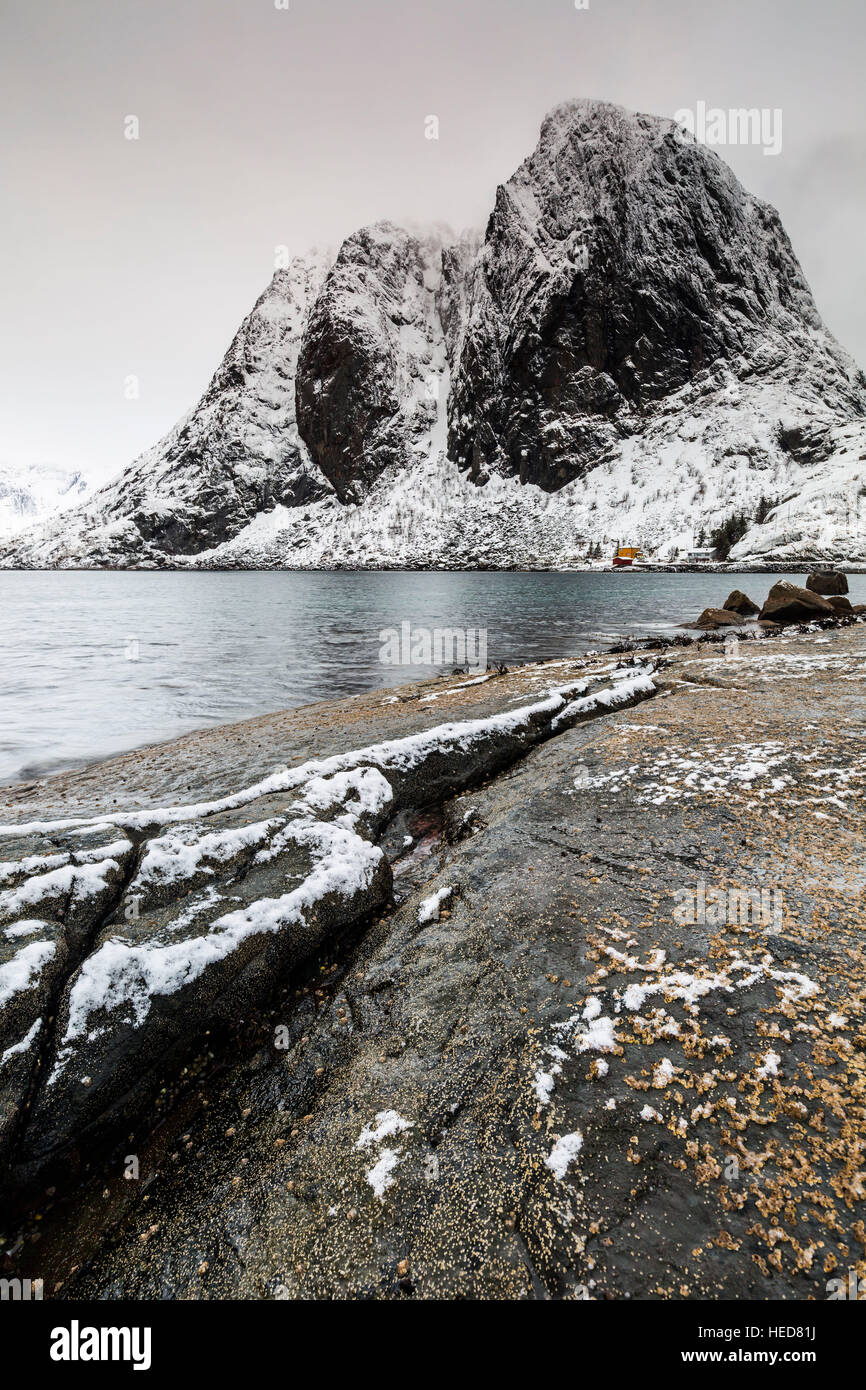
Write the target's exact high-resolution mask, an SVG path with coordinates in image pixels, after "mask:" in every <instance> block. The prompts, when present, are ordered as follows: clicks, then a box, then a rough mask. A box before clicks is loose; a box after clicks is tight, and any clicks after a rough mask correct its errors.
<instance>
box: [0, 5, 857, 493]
mask: <svg viewBox="0 0 866 1390" xmlns="http://www.w3.org/2000/svg"><path fill="white" fill-rule="evenodd" d="M278 2H279V0H278ZM289 5H290V8H289V9H288V10H282V9H279V10H278V9H277V8H276V7H275V0H72V2H69V0H65V2H64V3H61V0H0V12H2V46H0V52H2V58H0V113H2V141H0V173H2V186H3V189H4V199H3V202H4V208H3V216H2V219H0V289H2V340H0V341H2V348H0V351H2V359H0V372H2V387H0V406H2V416H0V460H7V461H9V462H16V461H18V462H21V463H29V462H51V463H58V464H63V465H69V466H74V467H80V468H83V469H85V470H87V471H88V472H90V473H91V474H94V475H96V476H98V477H99V478H105V477H107V476H109V475H110V474H111V473H114V472H116V471H117V470H119V469H120V468H122V467H123V466H125V465H126V464H127V463H128V462H129V461H130V460H131V459H132V458H133V457H134V456H135V455H136V454H137V453H139V452H140V451H141V450H142V449H143V448H146V447H147V446H148V445H150V444H151V443H153V442H154V441H155V440H156V439H157V438H158V437H159V436H160V435H162V434H163V433H165V431H166V430H168V429H169V428H170V427H171V425H173V424H174V422H175V421H176V419H177V418H178V416H179V415H181V414H182V413H183V412H184V411H185V410H187V409H188V408H189V407H190V406H191V405H192V404H194V402H195V400H196V399H197V397H198V396H199V394H200V393H201V391H202V390H203V389H204V387H205V386H206V384H207V382H208V380H209V378H210V376H211V374H212V372H213V371H214V369H215V368H216V366H217V364H218V362H219V360H220V358H221V356H222V354H223V352H224V350H225V348H226V347H227V345H228V343H229V341H230V339H231V337H232V335H233V334H234V332H235V330H236V328H237V327H238V325H239V323H240V321H241V319H242V318H243V317H244V315H245V314H246V313H247V312H248V311H249V309H250V308H251V306H252V304H253V302H254V300H255V299H256V297H257V296H258V295H259V293H260V292H261V290H262V289H263V288H264V286H265V285H266V283H267V281H268V280H269V279H270V276H271V273H272V269H273V258H274V247H275V245H278V244H287V245H288V246H289V248H290V250H291V251H292V252H293V253H294V252H303V251H304V250H305V249H307V248H308V247H309V246H311V245H315V244H324V245H330V244H339V242H340V240H341V239H342V238H343V237H344V236H346V235H348V234H349V233H350V232H352V231H354V230H355V229H356V228H357V227H359V226H361V225H363V224H364V223H365V222H370V221H374V220H376V219H377V218H382V217H388V218H391V219H393V220H395V221H400V220H406V219H411V220H412V221H413V222H415V223H425V222H430V221H436V222H446V223H449V224H450V225H451V226H453V227H454V228H456V229H458V230H459V229H461V228H463V227H466V226H471V225H482V226H483V224H484V222H485V221H486V218H487V215H488V213H489V211H490V208H491V204H492V196H493V193H494V190H495V187H496V184H497V183H500V182H502V181H503V180H504V179H506V178H508V176H509V175H510V174H511V173H512V172H513V170H514V169H515V168H516V166H517V165H518V164H519V163H520V161H521V159H523V158H524V156H525V155H527V154H528V153H529V152H530V150H531V149H532V147H533V146H534V144H535V141H536V138H537V133H538V127H539V125H540V123H541V120H542V117H543V116H544V114H545V112H546V111H547V110H548V109H549V108H550V107H551V106H553V105H555V104H556V103H557V102H558V101H561V100H563V99H565V98H568V97H574V96H592V97H600V98H603V99H606V100H610V101H615V102H620V103H622V104H623V105H625V106H628V107H630V108H632V109H636V110H643V111H651V112H656V113H658V114H660V115H666V116H671V115H673V113H674V112H675V111H676V110H678V109H680V108H683V107H689V108H694V107H695V105H696V104H697V102H698V101H705V102H707V103H708V104H709V105H710V106H719V107H722V108H725V109H728V108H731V107H741V106H757V107H770V108H775V107H779V108H781V109H782V112H783V132H784V135H783V146H782V152H781V154H780V155H779V156H778V157H776V158H774V157H767V156H764V155H763V154H762V152H761V151H760V149H753V148H742V147H731V148H727V149H722V150H720V151H719V152H720V153H721V154H722V155H723V157H724V158H726V159H727V160H728V162H729V163H730V164H731V165H732V167H733V168H734V170H735V172H736V173H737V174H738V176H739V177H740V178H741V179H742V181H743V182H744V183H745V185H746V187H747V188H749V189H751V190H752V191H753V192H754V193H756V194H758V195H759V196H760V197H763V198H766V199H768V200H769V201H770V202H772V203H774V204H775V205H776V207H777V208H778V209H779V211H780V213H781V216H782V221H783V223H784V225H785V227H786V228H787V230H788V233H789V235H790V236H791V239H792V241H793V244H794V249H795V251H796V252H797V254H798V255H799V258H800V260H801V262H802V264H803V267H804V269H805V272H806V276H807V278H808V280H809V282H810V284H811V286H812V289H813V292H814V294H815V297H816V300H817V303H818V308H819V310H820V311H821V313H822V314H823V316H824V319H825V321H826V322H827V324H828V325H829V327H830V328H831V330H832V331H833V332H834V333H835V334H836V335H837V337H838V338H839V339H840V340H841V341H842V343H843V344H844V345H845V346H846V347H847V348H848V349H849V350H850V351H851V352H852V353H853V354H854V355H855V357H857V359H858V361H859V362H860V363H861V365H864V364H866V294H864V287H866V286H864V280H866V275H864V269H863V260H864V256H863V225H864V213H866V178H864V174H866V116H864V109H863V103H864V85H863V54H864V51H866V44H864V40H866V4H864V3H863V0H820V3H818V0H655V3H654V0H589V9H587V10H578V9H577V8H576V7H575V0H289ZM129 115H134V116H136V117H137V118H138V120H139V122H140V138H139V139H138V140H137V141H132V140H128V139H126V138H124V120H125V118H126V117H127V116H129ZM429 115H436V116H438V117H439V122H440V138H439V140H438V141H433V140H427V139H425V136H424V121H425V117H427V116H429ZM131 373H134V374H136V375H137V376H138V378H139V380H140V392H141V394H140V398H139V399H138V400H137V401H134V400H133V401H130V400H126V399H125V397H124V380H125V378H126V377H127V376H128V375H129V374H131Z"/></svg>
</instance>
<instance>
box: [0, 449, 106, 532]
mask: <svg viewBox="0 0 866 1390" xmlns="http://www.w3.org/2000/svg"><path fill="white" fill-rule="evenodd" d="M89 490H90V485H89V483H88V482H87V481H86V479H85V478H84V476H83V475H82V474H81V473H76V472H72V471H70V470H69V469H66V468H54V467H52V466H51V465H50V464H36V463H32V464H26V465H24V466H20V467H17V466H15V465H14V464H10V463H3V462H0V538H4V537H8V536H13V535H15V534H16V533H17V532H19V531H22V530H24V528H25V527H27V526H32V525H33V524H34V522H38V521H43V520H45V518H47V517H49V516H52V515H53V514H54V513H55V512H58V511H61V510H63V509H65V508H67V507H72V506H74V505H75V503H76V502H80V501H81V500H82V498H83V497H85V496H86V494H87V493H88V492H89Z"/></svg>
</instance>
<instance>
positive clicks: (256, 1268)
mask: <svg viewBox="0 0 866 1390" xmlns="http://www.w3.org/2000/svg"><path fill="white" fill-rule="evenodd" d="M666 657H667V661H668V664H667V665H666V666H664V668H661V669H659V670H657V672H656V674H655V675H654V676H653V681H654V684H655V686H656V695H655V697H654V698H653V699H652V700H651V701H649V702H646V703H640V704H638V705H636V706H634V707H630V708H624V707H621V708H620V709H619V710H618V709H617V708H616V707H612V706H610V705H608V706H607V708H606V710H605V711H604V712H603V713H602V715H601V717H594V718H592V719H586V718H581V719H580V722H577V723H574V724H570V723H569V721H568V719H563V720H562V722H561V723H560V724H559V725H558V728H557V730H553V731H552V736H550V737H547V738H543V739H538V740H536V741H535V742H534V743H533V744H532V746H530V747H527V748H525V749H524V756H522V757H521V758H520V759H519V760H516V761H514V760H512V761H510V762H508V763H507V764H504V765H502V766H501V767H499V768H498V769H497V771H496V773H495V774H491V775H490V776H488V777H486V778H484V779H482V781H481V782H480V783H476V784H472V785H467V786H465V787H463V788H458V789H457V790H456V791H454V792H453V793H452V794H451V795H450V796H447V798H446V802H445V805H444V806H442V807H441V808H440V811H439V815H438V820H436V821H435V822H434V824H435V827H437V828H436V829H435V831H431V829H430V822H429V820H425V819H424V817H423V816H418V817H417V818H415V819H412V818H411V816H409V814H408V812H407V817H404V818H403V819H401V817H400V815H399V814H398V815H397V816H395V817H394V819H393V821H392V822H390V823H389V826H388V828H387V829H386V831H385V832H384V834H383V835H382V836H381V837H380V840H379V845H380V846H381V847H382V848H384V849H385V850H386V853H387V855H388V858H389V861H390V863H391V872H392V877H393V885H394V887H393V896H392V902H391V905H390V906H388V907H384V906H383V907H382V908H381V909H379V910H378V911H376V912H374V913H373V916H372V920H371V921H370V922H369V924H367V925H366V926H365V928H364V930H363V931H362V932H361V933H359V934H356V935H355V936H353V937H351V938H350V939H348V940H346V939H343V940H340V941H337V940H329V941H326V942H324V943H323V946H322V948H321V950H320V951H319V952H318V953H316V954H315V955H314V956H312V957H311V958H310V960H309V962H308V966H307V969H306V971H305V972H303V971H300V972H299V971H295V972H294V973H292V974H291V976H290V977H287V978H286V979H285V980H284V987H283V989H282V990H281V991H279V992H278V993H277V995H276V996H275V997H274V999H273V1000H272V1001H271V1002H270V1003H269V1004H268V1005H267V1006H266V1007H263V1008H261V1009H258V1010H252V1011H248V1010H246V1009H245V1010H244V1012H243V1014H239V1016H238V1018H237V1019H236V1020H235V1025H236V1032H235V1035H234V1040H233V1044H232V1049H231V1051H230V1052H229V1054H228V1055H227V1054H226V1052H225V1051H223V1053H222V1054H219V1052H218V1050H217V1048H216V1046H215V1045H213V1044H211V1042H210V1040H209V1039H206V1038H205V1039H203V1040H202V1047H201V1049H200V1056H199V1057H197V1058H196V1059H195V1061H194V1062H193V1063H191V1064H190V1073H191V1076H190V1078H189V1080H188V1081H187V1083H186V1088H185V1090H183V1092H182V1094H181V1095H180V1097H179V1099H178V1100H177V1101H176V1103H175V1104H174V1106H173V1107H171V1108H165V1109H161V1110H160V1112H159V1123H158V1124H156V1125H155V1126H153V1127H151V1126H147V1125H139V1126H138V1127H137V1128H136V1130H135V1133H134V1136H133V1138H132V1139H130V1138H129V1137H128V1136H127V1135H124V1136H123V1144H122V1146H121V1147H120V1148H118V1149H117V1152H116V1155H115V1156H114V1157H111V1158H109V1160H108V1161H107V1162H106V1165H105V1166H103V1167H102V1168H100V1170H99V1171H98V1172H97V1173H94V1175H93V1178H92V1180H88V1181H87V1182H85V1183H84V1185H83V1186H82V1189H81V1190H80V1192H79V1193H78V1194H77V1195H75V1196H73V1197H67V1198H66V1200H65V1202H64V1204H63V1205H62V1206H59V1207H55V1206H54V1205H53V1203H54V1202H55V1200H56V1199H55V1198H54V1197H52V1196H45V1197H44V1198H43V1200H42V1202H41V1203H40V1204H39V1207H38V1209H34V1212H33V1214H32V1216H31V1218H30V1221H29V1224H25V1226H24V1227H23V1229H22V1240H23V1244H22V1247H21V1251H22V1253H21V1256H20V1259H19V1263H18V1265H17V1266H16V1267H18V1268H20V1269H21V1272H22V1273H32V1274H34V1275H39V1274H41V1275H42V1276H43V1277H47V1279H49V1280H51V1283H50V1285H49V1287H51V1288H52V1289H54V1290H55V1296H56V1297H58V1298H64V1297H67V1296H68V1297H83V1298H118V1297H142V1298H157V1297H158V1298H165V1297H171V1298H226V1297H232V1298H254V1299H270V1298H276V1299H295V1298H298V1299H312V1298H329V1299H348V1298H352V1299H354V1298H364V1299H402V1298H422V1299H435V1298H463V1297H469V1298H508V1299H545V1298H553V1299H557V1298H579V1299H584V1298H588V1299H592V1300H594V1299H602V1298H622V1297H626V1296H628V1297H630V1298H642V1299H654V1298H702V1299H707V1298H711V1299H712V1298H757V1299H786V1300H787V1299H795V1298H796V1299H812V1298H815V1299H824V1298H826V1297H827V1295H828V1284H829V1281H831V1280H832V1279H833V1278H835V1277H838V1276H839V1275H840V1274H841V1275H843V1276H844V1275H846V1274H847V1270H848V1268H849V1267H852V1268H855V1269H856V1270H858V1272H861V1273H862V1272H864V1271H863V1258H864V1236H866V1229H864V1200H866V1191H864V1179H863V1174H864V1170H866V1162H864V1158H866V1154H864V1124H863V1118H864V1107H866V1069H864V1057H866V1036H864V1012H863V997H864V992H866V953H864V939H863V921H864V912H863V909H864V906H866V875H864V869H863V864H864V852H863V851H864V828H863V827H864V820H863V797H864V790H866V748H864V738H863V731H864V727H866V699H864V687H863V668H864V664H866V627H864V625H863V624H853V625H851V626H849V627H848V628H846V629H844V630H841V631H837V632H816V633H813V634H809V635H804V634H800V633H797V634H794V633H786V634H785V635H784V636H783V637H781V638H776V637H774V638H772V639H762V640H755V641H749V642H746V641H742V642H740V644H739V647H738V653H737V657H736V659H730V656H729V655H728V657H727V658H726V656H725V651H724V645H723V642H722V640H721V639H719V640H718V642H717V644H716V645H712V644H710V643H709V642H707V641H705V640H704V641H696V642H695V643H694V644H693V645H691V646H690V647H689V648H687V649H683V650H681V651H673V652H670V651H669V652H668V653H666ZM646 659H647V658H646V657H645V656H644V657H643V660H644V661H646ZM612 676H613V672H609V673H608V675H607V677H606V678H605V679H607V681H608V683H609V684H611V683H612V680H611V677H612ZM549 678H550V677H549V673H547V675H546V677H545V679H546V681H547V682H548V683H549ZM629 678H630V677H628V676H622V679H623V680H626V679H629ZM522 679H523V681H524V682H528V681H529V680H531V679H533V677H532V676H530V675H529V674H526V675H525V676H524V677H523V678H522ZM496 688H497V690H498V692H499V695H498V698H499V700H500V701H502V699H503V696H504V697H505V703H506V704H507V702H508V699H509V698H513V697H515V696H516V697H517V699H515V704H514V707H515V708H516V709H519V708H521V706H522V704H523V702H524V700H525V693H526V687H525V684H524V686H523V688H522V689H520V690H518V689H517V688H516V687H515V685H509V684H507V683H504V682H503V683H502V684H499V683H497V687H496ZM481 689H482V690H483V689H484V687H481ZM470 694H472V692H460V693H459V694H456V695H455V696H454V697H453V698H459V699H463V698H469V696H470ZM589 694H590V692H587V695H589ZM587 695H580V694H575V695H574V698H565V699H564V703H563V705H562V707H561V708H560V710H559V711H558V712H557V714H555V715H553V716H552V719H553V718H556V719H559V718H561V716H562V715H564V713H565V710H566V709H567V708H568V706H569V705H574V704H578V703H579V702H580V701H583V700H585V699H586V698H587ZM472 697H473V698H479V697H478V688H476V690H475V692H474V694H473V696H472ZM518 701H519V703H518ZM434 703H437V702H434ZM390 708H392V707H389V709H390ZM384 717H385V718H387V717H389V716H388V714H387V712H385V713H384ZM570 717H573V716H570ZM552 719H551V722H552ZM380 770H381V769H380ZM383 775H384V776H386V777H387V776H388V774H387V772H384V771H383ZM442 785H443V786H444V783H443V784H442ZM220 814H222V813H220ZM389 837H390V838H389ZM407 838H408V839H409V840H410V844H409V845H408V846H405V845H404V841H405V840H406V839H407ZM209 1051H211V1052H214V1053H215V1054H216V1055H215V1056H214V1057H212V1058H208V1052H209ZM130 1154H132V1155H133V1156H135V1157H136V1158H137V1162H138V1169H139V1176H138V1178H137V1179H136V1180H134V1181H129V1180H127V1179H126V1178H125V1177H124V1163H125V1162H126V1160H127V1159H128V1157H129V1156H130ZM36 1215H40V1216H41V1217H42V1220H41V1221H40V1222H39V1223H38V1225H37V1223H36V1220H35V1217H36ZM36 1233H38V1234H39V1235H40V1239H39V1241H38V1242H37V1243H36V1244H34V1245H31V1244H30V1243H29V1242H30V1236H31V1234H36Z"/></svg>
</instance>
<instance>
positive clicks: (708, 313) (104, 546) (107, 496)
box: [0, 101, 866, 568]
mask: <svg viewBox="0 0 866 1390" xmlns="http://www.w3.org/2000/svg"><path fill="white" fill-rule="evenodd" d="M864 459H866V379H864V376H863V373H862V372H861V371H860V370H859V369H858V368H857V366H856V365H855V363H854V362H853V361H852V360H851V358H850V357H849V356H848V355H847V354H846V353H845V352H844V350H843V349H842V348H841V347H840V346H839V344H838V343H837V342H836V341H835V339H834V338H833V336H832V335H831V334H830V333H829V331H828V330H827V328H826V327H825V326H824V324H823V323H822V320H821V318H820V315H819V313H818V311H817V308H816V306H815V304H814V301H813V299H812V295H811V292H810V290H809V286H808V285H807V283H806V280H805V278H804V276H803V272H802V270H801V268H800V265H799V263H798V261H797V259H796V256H795V254H794V252H793V250H792V248H791V245H790V242H789V241H788V238H787V236H786V234H785V231H784V229H783V227H782V226H781V223H780V221H779V218H778V215H777V214H776V212H775V211H774V210H773V209H772V208H771V207H769V206H768V205H767V204H765V203H762V202H760V201H759V200H758V199H756V198H754V197H752V195H751V194H749V193H748V192H746V190H745V189H744V188H743V187H742V186H741V185H740V184H739V183H738V181H737V180H736V178H735V177H734V175H733V174H732V173H731V171H730V169H729V168H728V167H727V165H726V164H725V163H724V162H723V160H722V159H720V158H719V156H718V155H717V154H716V153H715V152H714V151H712V150H710V149H708V148H706V147H704V146H702V145H700V144H697V143H695V142H694V141H693V140H691V139H690V138H688V137H686V136H685V134H684V132H683V131H682V130H680V128H679V127H677V126H675V125H674V123H673V122H672V121H669V120H664V119H661V118H659V117H656V116H647V115H634V114H632V113H630V112H627V111H624V110H623V109H622V108H620V107H616V106H611V105H608V104H606V103H603V102H594V101H572V102H567V103H565V104H564V105H562V106H560V107H557V108H556V109H555V110H554V111H553V112H551V114H550V115H549V116H548V117H547V119H546V120H545V121H544V123H543V125H542V129H541V134H540V138H539V142H538V145H537V147H536V149H535V151H534V152H533V154H532V155H531V156H530V157H529V158H528V159H527V160H526V161H525V162H524V163H523V164H522V165H521V166H520V168H519V169H518V170H517V171H516V173H515V174H514V175H513V176H512V178H511V179H509V180H508V182H507V183H505V184H504V185H502V187H500V188H499V189H498V190H497V193H496V199H495V204H494V208H493V211H492V213H491V216H490V219H489V221H488V224H487V227H486V230H485V232H484V235H483V236H480V235H478V236H476V235H471V234H470V235H465V236H463V237H462V238H455V237H453V236H450V235H447V234H444V233H442V232H441V231H437V232H436V233H435V234H433V233H431V234H430V235H417V234H413V233H411V232H409V231H406V230H404V229H402V228H400V227H396V226H394V225H393V224H391V223H387V222H383V223H378V224H376V225H374V226H372V227H366V228H363V229H362V230H361V231H359V232H357V233H355V234H354V235H353V236H351V237H349V238H348V239H347V240H346V242H344V244H343V246H342V248H341V249H340V251H339V254H338V255H337V256H336V257H334V256H330V255H324V256H318V255H314V256H311V257H307V258H299V259H298V260H296V261H294V262H293V263H292V265H291V266H290V267H289V268H288V269H287V270H281V271H278V272H277V273H276V275H275V276H274V278H273V280H272V282H271V284H270V286H269V287H268V289H267V290H266V291H265V292H264V294H263V295H262V296H261V298H260V299H259V301H258V303H257V304H256V305H255V307H254V308H253V310H252V312H251V314H250V315H249V317H248V318H247V319H246V320H245V321H244V323H243V324H242V325H241V328H240V329H239V331H238V334H237V335H236V337H235V339H234V341H233V343H232V344H231V346H230V348H229V350H228V353H227V354H226V357H225V358H224V360H223V362H222V364H221V366H220V367H219V369H218V371H217V373H216V375H215V376H214V378H213V381H212V382H211V384H210V386H209V387H208V390H207V391H206V392H205V395H204V396H203V398H202V400H201V401H200V402H199V404H198V405H197V406H196V407H195V409H194V410H193V411H192V412H191V413H190V414H189V415H188V416H187V417H186V418H185V419H184V420H183V421H181V422H180V424H179V425H177V426H176V427H175V429H174V430H172V431H171V433H170V434H169V435H168V436H167V437H166V438H165V439H164V440H162V441H161V442H160V443H159V444H157V445H156V446H155V447H154V448H153V449H151V450H150V451H149V452H148V453H146V454H144V455H143V456H142V457H141V458H140V459H138V460H137V461H136V462H135V463H134V464H132V465H131V467H129V468H128V469H127V470H126V471H125V472H124V473H123V474H122V475H121V476H120V477H119V478H117V479H116V480H115V481H114V482H112V483H110V484H109V485H108V486H106V487H104V488H102V489H101V490H100V491H99V492H97V493H96V494H94V495H93V496H92V497H91V498H89V499H88V500H87V501H86V502H85V503H84V504H83V505H82V506H79V507H76V508H75V509H74V510H72V511H70V512H68V513H66V514H64V515H63V516H62V517H60V518H56V519H54V520H52V521H49V522H48V523H47V524H43V525H42V526H39V527H36V528H33V529H31V530H29V531H28V532H27V533H26V534H25V535H23V536H19V537H16V538H15V539H14V541H12V542H11V543H6V544H5V545H2V546H0V564H6V565H9V564H19V565H34V566H56V565H60V566H63V565H73V566H81V565H83V566H101V565H116V566H148V567H150V566H165V565H171V566H190V565H193V566H238V567H246V566H260V565H262V566H285V567H289V568H296V567H340V566H345V567H354V566H395V567H399V566H423V567H438V566H443V567H461V566H466V567H474V566H478V565H490V566H495V567H509V566H521V567H530V568H531V567H538V568H548V567H563V566H570V565H576V564H580V563H581V562H582V561H583V560H585V558H586V556H587V553H588V551H589V549H590V548H594V547H595V546H597V545H598V544H599V543H600V544H601V545H602V547H603V548H604V549H605V550H608V548H609V547H610V546H611V545H612V544H613V542H614V540H617V539H618V540H620V541H623V542H628V543H631V544H639V545H642V546H643V547H644V548H645V549H646V550H647V551H649V552H651V553H654V554H655V555H657V556H659V557H662V558H664V557H667V556H670V555H671V554H673V553H674V552H675V551H676V550H677V549H680V550H683V549H686V548H690V547H691V546H692V545H693V544H694V542H695V540H696V538H697V537H698V536H699V535H700V533H701V532H706V533H707V534H709V533H711V532H712V531H713V530H714V529H715V528H717V527H719V526H721V525H722V524H724V523H728V522H731V520H732V518H734V517H736V522H737V526H736V534H737V537H738V539H737V543H736V545H735V547H734V549H733V551H732V555H733V557H734V558H737V559H748V558H750V557H752V558H757V559H766V560H773V559H780V560H781V559H785V560H795V561H799V560H801V559H809V558H826V559H833V560H839V561H845V560H849V561H853V560H863V559H864V558H866V467H864Z"/></svg>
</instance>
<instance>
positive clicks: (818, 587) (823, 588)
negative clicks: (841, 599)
mask: <svg viewBox="0 0 866 1390" xmlns="http://www.w3.org/2000/svg"><path fill="white" fill-rule="evenodd" d="M806 588H807V589H809V590H810V591H811V592H812V593H813V594H825V595H827V594H847V592H848V579H847V576H846V575H844V574H840V572H839V570H816V571H815V573H814V574H810V575H809V578H808V579H807V580H806Z"/></svg>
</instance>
